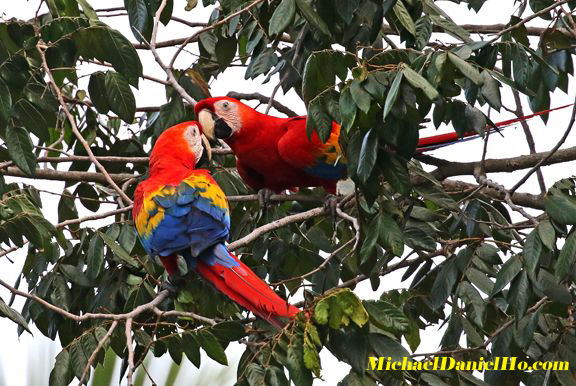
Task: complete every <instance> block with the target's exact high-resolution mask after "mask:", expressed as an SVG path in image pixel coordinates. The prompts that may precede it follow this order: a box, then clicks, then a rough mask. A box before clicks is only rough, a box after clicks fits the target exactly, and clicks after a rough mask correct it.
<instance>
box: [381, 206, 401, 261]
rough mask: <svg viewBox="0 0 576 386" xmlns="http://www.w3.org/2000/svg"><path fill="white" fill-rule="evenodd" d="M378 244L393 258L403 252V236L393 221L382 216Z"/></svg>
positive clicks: (389, 217)
mask: <svg viewBox="0 0 576 386" xmlns="http://www.w3.org/2000/svg"><path fill="white" fill-rule="evenodd" d="M379 239H380V242H381V243H382V244H383V245H384V246H385V247H386V249H388V250H389V251H390V252H392V254H394V255H395V256H402V253H403V252H404V235H403V234H402V230H401V229H400V227H399V226H398V224H397V223H396V221H394V219H393V218H392V217H391V216H389V215H387V214H384V215H383V216H382V219H381V223H380V238H379Z"/></svg>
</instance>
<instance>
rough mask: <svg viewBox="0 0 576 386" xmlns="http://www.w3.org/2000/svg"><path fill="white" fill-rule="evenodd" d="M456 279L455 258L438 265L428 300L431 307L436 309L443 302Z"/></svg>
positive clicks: (450, 291)
mask: <svg viewBox="0 0 576 386" xmlns="http://www.w3.org/2000/svg"><path fill="white" fill-rule="evenodd" d="M457 280H458V268H457V266H456V264H455V259H450V260H448V261H446V262H444V263H442V265H441V266H440V270H439V272H438V275H436V280H434V284H433V285H432V289H431V290H430V301H431V303H432V307H433V309H438V308H440V306H442V305H443V304H444V302H445V301H446V299H448V296H450V294H451V293H452V289H453V288H454V285H455V284H456V281H457Z"/></svg>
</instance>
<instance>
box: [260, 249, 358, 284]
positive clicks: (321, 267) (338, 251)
mask: <svg viewBox="0 0 576 386" xmlns="http://www.w3.org/2000/svg"><path fill="white" fill-rule="evenodd" d="M354 240H355V238H352V239H350V240H348V241H346V242H345V243H344V244H342V245H341V246H339V247H338V248H337V249H336V250H335V251H334V252H332V253H330V254H329V255H328V257H326V259H324V261H323V262H322V264H320V265H319V266H318V267H316V268H314V269H313V270H312V271H310V272H307V273H305V274H303V275H300V276H295V277H291V278H288V279H284V280H280V281H277V282H275V283H270V285H271V286H279V285H281V284H284V283H288V282H291V281H295V280H304V279H306V278H307V277H309V276H312V275H314V274H316V273H318V272H320V271H322V270H323V269H324V268H326V267H327V266H328V264H329V263H330V261H331V260H332V259H333V258H334V257H335V256H337V255H338V254H339V253H340V252H342V251H343V250H344V249H345V248H346V247H348V246H349V245H350V244H352V242H354Z"/></svg>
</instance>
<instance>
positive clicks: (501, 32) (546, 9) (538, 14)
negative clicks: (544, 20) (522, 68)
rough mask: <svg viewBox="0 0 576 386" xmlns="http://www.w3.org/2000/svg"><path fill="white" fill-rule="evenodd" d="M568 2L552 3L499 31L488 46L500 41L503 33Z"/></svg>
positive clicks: (567, 0)
mask: <svg viewBox="0 0 576 386" xmlns="http://www.w3.org/2000/svg"><path fill="white" fill-rule="evenodd" d="M569 1H571V0H560V1H556V2H554V4H552V5H550V6H548V7H546V8H544V9H541V10H540V11H538V12H534V13H533V14H532V15H530V16H528V17H526V18H524V19H522V20H520V21H519V22H518V23H516V24H514V25H511V26H510V27H508V28H504V29H503V30H501V31H500V32H498V33H497V34H496V36H494V37H493V38H492V39H490V40H488V44H492V43H494V42H495V41H496V40H498V39H500V38H501V37H502V35H504V34H505V33H507V32H510V31H513V30H515V29H516V28H519V27H522V26H523V25H524V24H526V23H528V22H529V21H530V20H532V19H535V18H537V17H539V16H541V15H544V14H545V13H548V12H550V11H552V10H553V9H555V8H556V7H560V6H562V5H564V4H566V3H567V2H569Z"/></svg>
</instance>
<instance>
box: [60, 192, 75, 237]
mask: <svg viewBox="0 0 576 386" xmlns="http://www.w3.org/2000/svg"><path fill="white" fill-rule="evenodd" d="M77 218H78V210H77V209H76V204H75V201H74V198H73V196H72V194H70V192H69V191H68V190H67V189H64V190H63V191H62V197H60V201H59V202H58V222H63V221H66V220H74V219H77ZM71 227H72V229H78V224H71Z"/></svg>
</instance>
